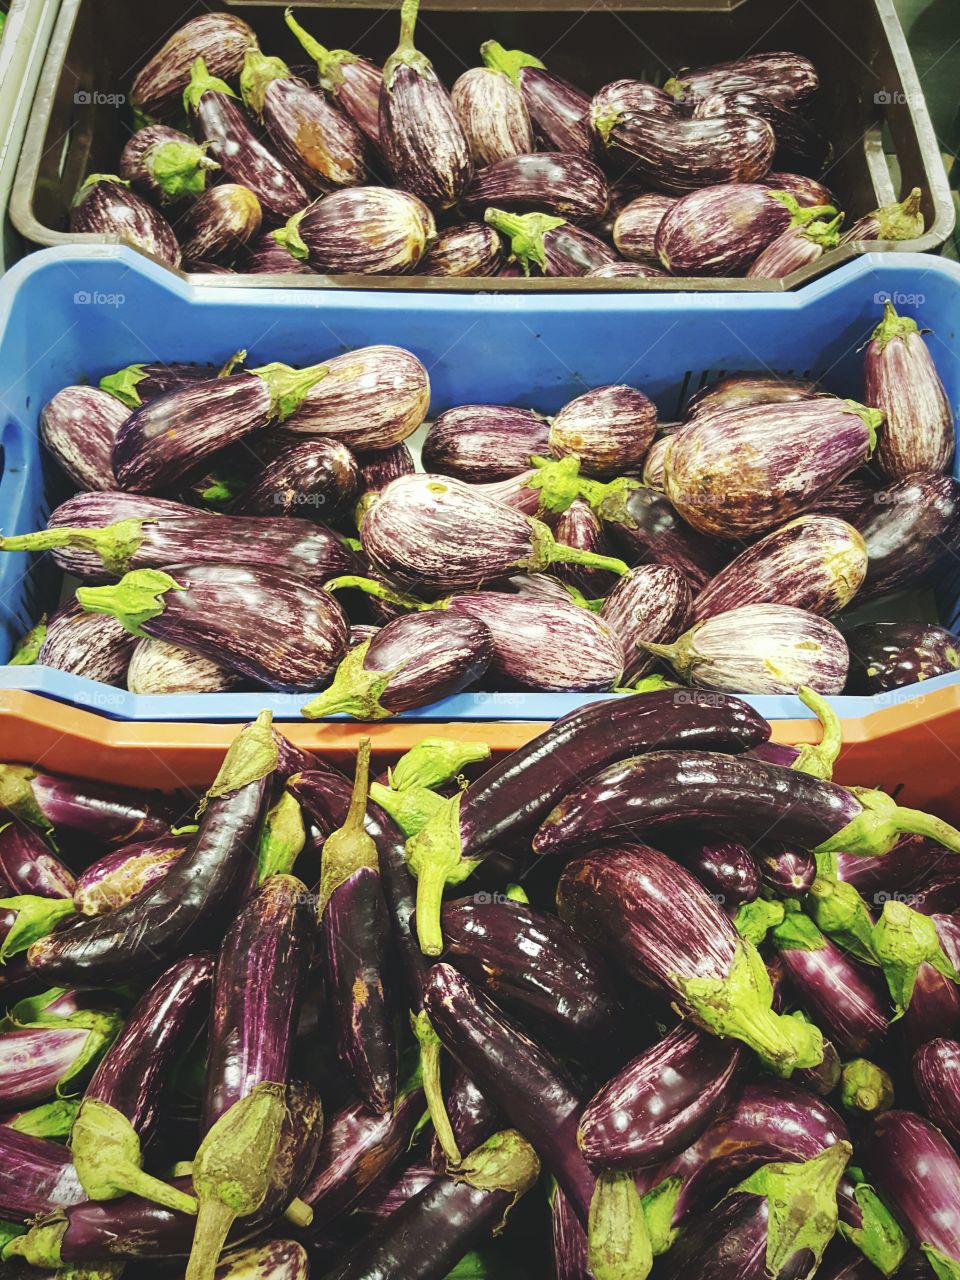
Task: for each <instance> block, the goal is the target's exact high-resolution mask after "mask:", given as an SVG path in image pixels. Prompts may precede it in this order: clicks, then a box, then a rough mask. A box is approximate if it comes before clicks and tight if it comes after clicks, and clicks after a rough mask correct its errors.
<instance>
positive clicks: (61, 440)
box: [40, 387, 130, 490]
mask: <svg viewBox="0 0 960 1280" xmlns="http://www.w3.org/2000/svg"><path fill="white" fill-rule="evenodd" d="M129 417H130V410H129V409H128V408H127V406H126V405H124V404H121V403H120V401H119V400H117V399H116V397H114V396H112V395H110V394H109V393H108V392H106V391H101V390H100V388H99V387H64V388H63V390H62V391H58V392H57V394H56V395H55V396H54V397H53V399H52V400H49V401H48V402H47V403H46V404H45V405H44V406H43V409H42V410H41V413H40V437H41V439H42V440H43V443H44V444H45V445H46V447H47V450H48V451H49V452H50V453H52V454H53V456H54V458H56V460H57V462H58V463H59V464H60V466H61V467H62V468H63V469H64V471H65V472H66V473H67V475H68V476H69V477H70V479H71V480H72V481H73V482H74V484H76V485H77V486H78V487H79V488H80V489H88V490H97V489H114V488H116V483H117V482H116V480H115V479H114V475H113V446H114V443H115V441H116V439H117V436H118V435H119V434H120V430H121V428H122V427H123V424H124V423H125V422H126V421H127V419H128V418H129Z"/></svg>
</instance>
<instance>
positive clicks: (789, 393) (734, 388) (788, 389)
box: [686, 373, 823, 418]
mask: <svg viewBox="0 0 960 1280" xmlns="http://www.w3.org/2000/svg"><path fill="white" fill-rule="evenodd" d="M822 394H823V392H822V391H821V390H820V387H819V386H818V385H817V383H815V382H808V381H805V380H801V379H798V378H780V377H777V375H776V374H764V373H739V374H733V375H731V376H730V377H729V378H721V379H720V380H719V381H718V382H709V383H707V385H706V386H703V387H701V388H700V390H699V391H697V392H696V394H695V395H692V396H691V397H690V399H689V401H688V402H687V410H686V416H687V417H688V418H704V417H706V416H707V415H708V414H712V413H723V412H725V411H726V410H728V409H746V408H749V407H750V406H751V405H755V404H795V403H796V402H797V401H798V400H813V399H815V398H816V397H817V396H819V395H822Z"/></svg>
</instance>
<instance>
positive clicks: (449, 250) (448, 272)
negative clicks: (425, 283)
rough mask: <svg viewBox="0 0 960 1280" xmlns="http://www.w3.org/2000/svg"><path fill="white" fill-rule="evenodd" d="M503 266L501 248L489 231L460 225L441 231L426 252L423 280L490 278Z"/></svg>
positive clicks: (482, 226)
mask: <svg viewBox="0 0 960 1280" xmlns="http://www.w3.org/2000/svg"><path fill="white" fill-rule="evenodd" d="M502 262H503V246H502V244H501V242H500V237H499V236H498V235H497V233H496V231H494V230H493V228H492V227H488V226H487V225H486V224H485V223H483V222H461V223H459V224H457V225H456V226H453V227H448V228H447V229H446V230H445V231H441V232H440V234H439V235H438V236H437V238H436V240H435V241H434V242H433V244H432V245H431V246H430V248H429V249H428V250H427V252H426V254H425V255H424V257H423V259H422V261H421V263H420V266H419V267H418V268H417V271H418V274H420V275H422V276H492V275H495V274H496V272H497V270H498V268H499V267H500V265H501V264H502Z"/></svg>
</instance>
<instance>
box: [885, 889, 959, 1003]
mask: <svg viewBox="0 0 960 1280" xmlns="http://www.w3.org/2000/svg"><path fill="white" fill-rule="evenodd" d="M872 944H873V950H874V953H875V955H876V957H877V960H878V961H879V963H880V965H881V967H882V968H883V973H884V977H885V978H886V979H887V986H888V987H889V989H890V998H891V999H892V1001H893V1003H894V1007H895V1009H896V1013H895V1014H894V1020H896V1019H897V1018H901V1017H902V1016H903V1014H904V1013H905V1012H906V1011H907V1009H908V1008H909V1006H910V1000H911V997H912V996H913V988H914V986H915V985H916V981H917V975H918V974H919V972H920V969H921V968H922V967H923V965H925V964H929V965H932V966H933V967H934V969H936V971H937V972H938V973H940V974H942V975H943V976H944V977H945V978H949V979H950V981H951V982H960V975H958V974H957V971H956V969H954V967H953V965H952V964H951V963H950V961H949V959H948V958H947V956H946V954H945V953H944V950H943V947H942V946H941V945H940V939H939V937H938V935H937V926H936V923H935V922H934V921H933V920H932V919H931V918H930V917H929V916H925V915H922V914H921V913H920V912H919V911H914V910H913V908H912V907H908V906H907V904H906V903H905V902H897V901H895V900H891V901H887V902H885V903H884V904H883V912H882V914H881V916H880V919H879V920H878V921H877V923H876V924H875V925H874V927H873V935H872Z"/></svg>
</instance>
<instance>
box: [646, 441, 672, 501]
mask: <svg viewBox="0 0 960 1280" xmlns="http://www.w3.org/2000/svg"><path fill="white" fill-rule="evenodd" d="M669 443H670V437H669V436H661V437H660V438H659V439H658V440H654V442H653V444H652V445H651V446H650V448H649V449H648V450H647V456H646V457H645V458H644V460H643V472H642V473H641V479H642V481H643V483H644V484H645V485H646V486H647V488H648V489H653V490H655V492H657V493H664V494H665V493H666V491H667V490H666V480H665V479H664V475H663V463H664V458H665V457H666V453H667V446H668V445H669Z"/></svg>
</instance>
